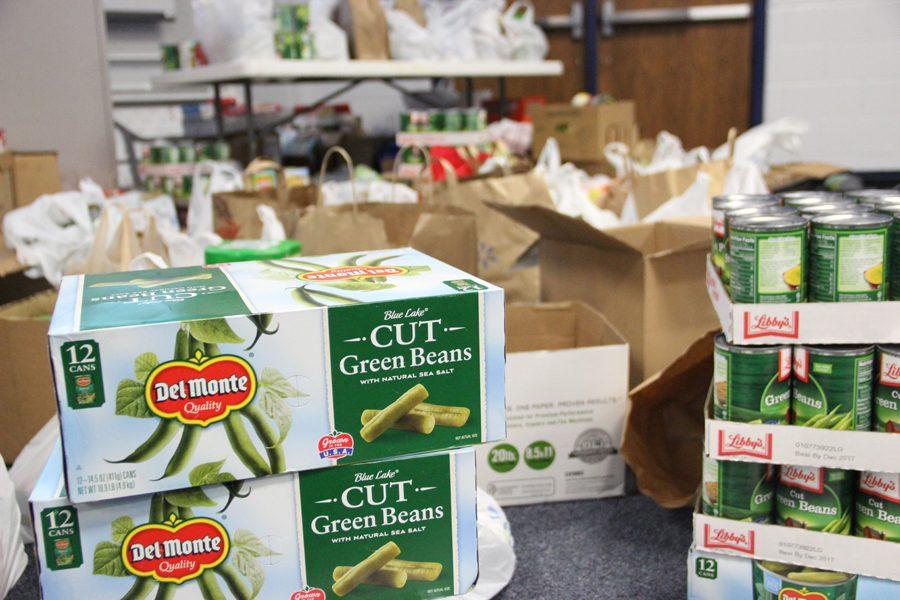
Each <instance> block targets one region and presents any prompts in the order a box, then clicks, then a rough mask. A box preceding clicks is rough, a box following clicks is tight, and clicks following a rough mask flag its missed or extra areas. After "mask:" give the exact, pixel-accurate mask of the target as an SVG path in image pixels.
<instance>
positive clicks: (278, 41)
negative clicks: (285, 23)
mask: <svg viewBox="0 0 900 600" xmlns="http://www.w3.org/2000/svg"><path fill="white" fill-rule="evenodd" d="M275 52H277V53H278V56H280V57H281V58H293V54H294V34H293V33H292V32H290V31H278V32H276V33H275Z"/></svg>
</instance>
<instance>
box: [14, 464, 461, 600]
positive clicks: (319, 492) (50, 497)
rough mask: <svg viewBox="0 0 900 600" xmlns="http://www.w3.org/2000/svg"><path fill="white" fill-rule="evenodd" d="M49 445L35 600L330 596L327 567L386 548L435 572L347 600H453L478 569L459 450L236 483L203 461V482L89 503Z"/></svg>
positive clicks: (37, 502) (313, 599)
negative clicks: (65, 476)
mask: <svg viewBox="0 0 900 600" xmlns="http://www.w3.org/2000/svg"><path fill="white" fill-rule="evenodd" d="M58 448H59V447H57V451H56V452H54V454H53V455H52V456H51V458H50V461H49V463H48V465H47V467H46V468H45V469H44V472H43V474H42V475H41V479H40V480H39V481H38V483H37V486H36V487H35V490H34V492H33V493H32V496H31V513H32V517H33V523H34V530H35V540H36V545H35V555H36V558H37V561H38V563H39V569H38V572H39V578H40V585H41V590H42V593H43V597H44V598H124V597H127V598H145V597H150V598H152V597H154V595H153V594H159V595H156V596H155V597H157V598H162V597H171V595H168V596H166V595H165V594H164V593H162V592H160V591H157V590H164V588H163V586H167V587H171V588H175V590H174V595H175V597H177V598H178V599H179V600H185V599H190V598H196V599H198V600H199V599H200V598H210V597H212V598H225V597H228V598H232V597H234V598H251V597H258V598H265V599H269V598H284V599H288V598H291V599H293V600H329V599H335V598H337V594H336V593H334V591H333V590H332V585H333V584H334V578H333V572H334V569H335V568H336V567H339V566H347V567H350V566H354V565H356V564H357V563H359V562H361V561H362V560H363V559H365V558H366V557H368V556H370V555H371V554H372V553H373V552H375V551H376V550H378V549H379V548H381V547H382V546H384V545H385V544H387V543H389V542H393V543H394V544H396V545H397V547H399V549H400V554H399V556H398V559H400V560H407V561H422V562H430V563H439V564H440V565H441V569H440V573H439V574H438V575H437V577H436V578H435V579H434V580H432V581H421V580H414V579H413V578H404V577H402V576H401V581H402V580H403V579H406V581H405V582H403V585H402V587H400V588H390V587H384V586H378V585H371V584H363V585H360V586H359V587H357V588H356V589H354V590H353V591H352V593H351V595H350V597H351V598H354V599H359V600H422V599H426V598H436V597H444V596H450V595H456V594H460V593H463V592H465V591H467V590H468V589H469V588H470V587H471V586H472V584H473V583H474V582H475V578H476V576H477V573H478V561H477V540H476V524H475V457H474V454H473V452H472V450H471V449H468V448H467V449H463V450H457V451H451V452H448V453H436V454H420V455H417V456H413V457H405V458H400V459H392V460H388V461H382V462H373V463H367V464H363V465H347V466H342V467H338V468H336V469H325V470H321V471H315V472H309V473H303V474H285V475H280V476H275V477H268V478H264V479H255V480H250V481H244V482H241V483H240V484H235V482H233V481H231V482H229V481H228V479H227V477H226V473H225V472H224V471H221V470H220V469H221V467H222V464H221V463H210V464H208V465H205V466H204V467H202V468H201V471H200V472H199V473H198V475H197V479H198V480H199V481H204V482H206V483H208V484H209V485H204V486H203V487H196V488H190V489H186V490H179V491H177V492H169V493H166V494H153V495H144V496H133V497H130V498H122V499H118V500H108V501H105V502H92V503H89V504H71V503H70V502H69V500H68V499H67V498H66V497H65V494H64V493H63V484H62V472H63V465H62V456H61V453H60V452H59V451H58ZM221 482H227V485H226V484H222V483H221ZM129 590H131V592H130V593H126V592H129ZM220 590H221V591H220ZM251 590H252V593H251ZM213 591H218V593H217V594H216V593H210V592H213ZM223 593H224V595H223Z"/></svg>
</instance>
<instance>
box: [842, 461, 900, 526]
mask: <svg viewBox="0 0 900 600" xmlns="http://www.w3.org/2000/svg"><path fill="white" fill-rule="evenodd" d="M853 535H856V536H860V537H867V538H873V539H876V540H887V541H889V542H900V473H875V472H872V471H863V472H862V473H860V474H859V489H858V490H857V493H856V524H855V526H854V528H853Z"/></svg>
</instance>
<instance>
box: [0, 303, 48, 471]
mask: <svg viewBox="0 0 900 600" xmlns="http://www.w3.org/2000/svg"><path fill="white" fill-rule="evenodd" d="M55 302H56V292H55V291H47V292H42V293H40V294H37V295H35V296H31V297H29V298H27V299H25V300H21V301H18V302H13V303H10V304H6V305H3V306H0V363H2V364H3V365H4V371H5V374H4V376H3V377H2V378H0V413H2V414H3V426H2V427H0V455H2V456H3V460H5V461H6V462H7V463H12V462H13V460H15V458H16V456H18V454H19V451H20V450H22V448H23V447H24V446H25V444H27V443H28V441H29V440H30V439H31V438H32V436H34V434H36V433H37V432H38V430H39V429H40V428H41V427H43V426H44V424H45V423H46V422H47V421H49V420H50V419H52V418H53V417H54V415H55V414H56V402H55V394H54V392H53V375H52V373H51V371H50V359H49V356H48V354H47V330H48V329H49V327H50V314H51V313H52V312H53V305H54V303H55Z"/></svg>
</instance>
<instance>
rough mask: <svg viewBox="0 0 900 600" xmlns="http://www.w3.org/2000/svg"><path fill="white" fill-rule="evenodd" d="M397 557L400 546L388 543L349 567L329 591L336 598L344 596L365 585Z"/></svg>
mask: <svg viewBox="0 0 900 600" xmlns="http://www.w3.org/2000/svg"><path fill="white" fill-rule="evenodd" d="M399 555H400V546H398V545H397V544H395V543H394V542H388V543H387V544H385V545H384V546H382V547H381V548H379V549H378V550H376V551H375V552H373V553H372V554H370V555H369V556H367V557H366V558H365V559H363V560H362V561H361V562H359V563H357V564H356V565H354V566H353V567H351V568H350V570H349V571H347V572H346V573H344V574H343V575H342V576H341V577H340V578H339V579H338V580H337V581H335V582H334V585H332V586H331V590H332V591H333V592H334V593H335V594H337V595H338V596H346V595H347V594H349V593H350V592H352V591H353V590H355V589H356V588H357V587H359V586H360V584H362V583H365V581H366V580H367V579H368V578H369V577H371V576H372V575H373V574H375V573H376V572H377V571H380V570H381V568H382V567H384V566H385V565H387V563H389V562H390V561H392V560H394V559H395V558H397V557H398V556H399Z"/></svg>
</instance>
